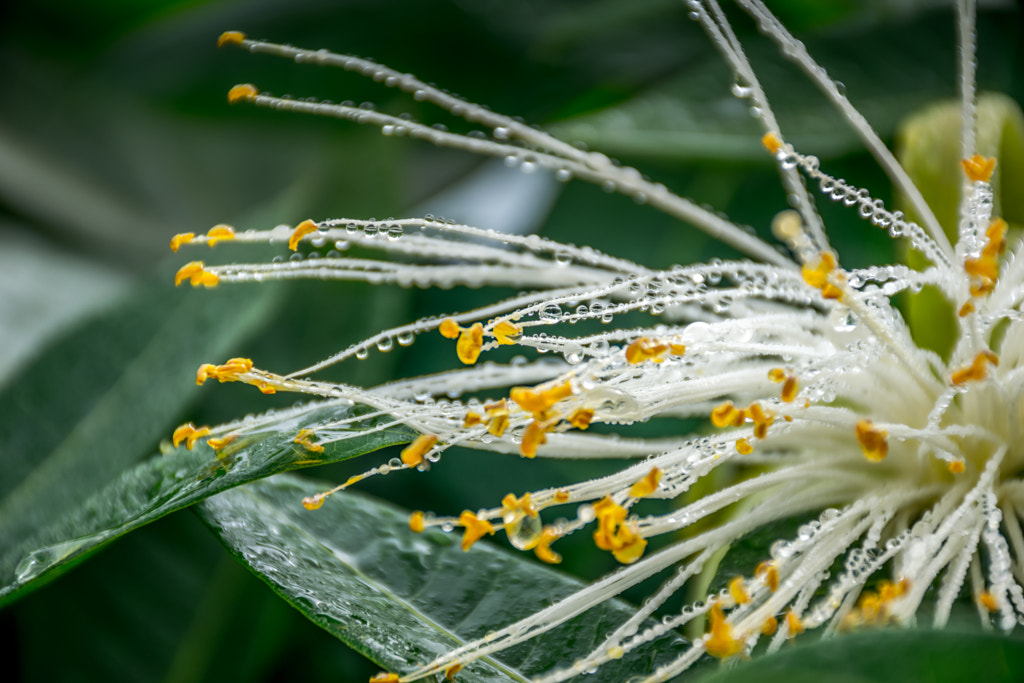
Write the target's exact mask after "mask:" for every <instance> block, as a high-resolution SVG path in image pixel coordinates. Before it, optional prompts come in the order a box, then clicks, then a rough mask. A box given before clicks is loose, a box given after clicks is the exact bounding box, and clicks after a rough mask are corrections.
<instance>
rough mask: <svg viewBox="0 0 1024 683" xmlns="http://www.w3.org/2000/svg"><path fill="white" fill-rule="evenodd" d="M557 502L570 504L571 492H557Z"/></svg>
mask: <svg viewBox="0 0 1024 683" xmlns="http://www.w3.org/2000/svg"><path fill="white" fill-rule="evenodd" d="M555 501H557V502H559V503H568V502H569V492H568V491H566V490H564V489H560V490H558V491H555Z"/></svg>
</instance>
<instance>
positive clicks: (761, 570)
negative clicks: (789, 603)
mask: <svg viewBox="0 0 1024 683" xmlns="http://www.w3.org/2000/svg"><path fill="white" fill-rule="evenodd" d="M754 576H756V577H757V578H759V579H761V580H762V581H764V585H766V586H768V590H770V591H771V592H772V593H774V592H775V591H777V590H778V589H779V568H778V567H777V566H776V564H775V562H773V561H772V560H765V561H764V562H762V563H761V564H759V565H757V568H756V569H754Z"/></svg>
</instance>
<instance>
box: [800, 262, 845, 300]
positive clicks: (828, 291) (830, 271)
mask: <svg viewBox="0 0 1024 683" xmlns="http://www.w3.org/2000/svg"><path fill="white" fill-rule="evenodd" d="M801 273H802V274H803V278H804V282H806V283H807V284H809V285H810V286H811V287H814V288H815V289H818V290H821V295H822V296H823V297H825V298H826V299H841V298H842V297H843V290H842V289H841V287H840V286H839V285H841V284H842V283H843V282H844V276H843V273H842V272H841V271H840V270H839V269H838V262H837V261H836V257H835V254H833V253H832V252H830V251H826V252H822V254H821V256H820V257H819V258H818V262H817V263H815V264H813V265H812V264H810V263H806V264H804V266H803V268H802V269H801ZM837 283H838V284H837Z"/></svg>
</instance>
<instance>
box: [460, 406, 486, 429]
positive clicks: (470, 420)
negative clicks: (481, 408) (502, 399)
mask: <svg viewBox="0 0 1024 683" xmlns="http://www.w3.org/2000/svg"><path fill="white" fill-rule="evenodd" d="M483 421H484V419H483V418H482V417H480V413H474V412H473V411H472V410H471V411H469V412H468V413H466V417H464V418H462V427H463V428H464V429H466V428H469V427H473V426H475V425H478V424H482V423H483Z"/></svg>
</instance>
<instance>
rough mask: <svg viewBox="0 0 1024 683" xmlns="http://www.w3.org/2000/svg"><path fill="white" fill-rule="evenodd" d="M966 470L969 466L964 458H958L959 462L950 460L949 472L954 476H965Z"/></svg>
mask: <svg viewBox="0 0 1024 683" xmlns="http://www.w3.org/2000/svg"><path fill="white" fill-rule="evenodd" d="M966 469H967V464H966V463H965V462H964V460H963V458H958V459H957V460H950V462H949V471H950V472H951V473H952V474H963V473H964V471H965V470H966Z"/></svg>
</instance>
